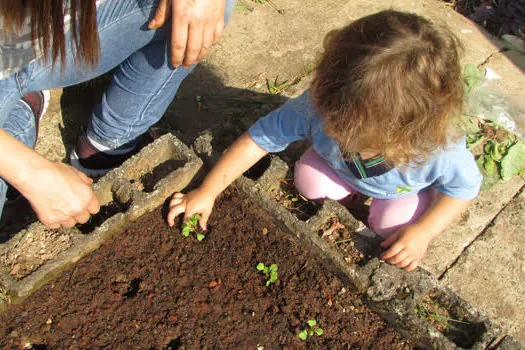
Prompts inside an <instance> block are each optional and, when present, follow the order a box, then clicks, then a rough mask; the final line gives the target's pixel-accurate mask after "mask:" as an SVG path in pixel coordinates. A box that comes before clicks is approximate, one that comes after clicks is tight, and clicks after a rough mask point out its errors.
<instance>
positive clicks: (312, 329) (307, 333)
mask: <svg viewBox="0 0 525 350" xmlns="http://www.w3.org/2000/svg"><path fill="white" fill-rule="evenodd" d="M307 323H308V326H309V328H305V329H303V330H302V331H300V332H299V335H298V337H299V338H300V339H301V340H306V339H308V338H309V337H311V336H313V335H314V334H317V335H322V334H323V330H322V329H321V328H317V321H316V320H308V321H307Z"/></svg>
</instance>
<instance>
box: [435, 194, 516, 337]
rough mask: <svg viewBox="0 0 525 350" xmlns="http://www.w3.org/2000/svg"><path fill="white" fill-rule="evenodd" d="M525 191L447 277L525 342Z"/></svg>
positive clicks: (446, 280) (465, 295)
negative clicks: (524, 212)
mask: <svg viewBox="0 0 525 350" xmlns="http://www.w3.org/2000/svg"><path fill="white" fill-rule="evenodd" d="M524 209H525V192H522V193H520V194H519V196H517V197H516V198H515V199H514V200H513V201H512V202H511V203H510V205H508V206H507V207H506V208H505V209H504V210H503V211H502V212H501V213H500V214H499V215H498V216H497V218H496V219H495V221H494V223H493V225H492V226H491V227H489V228H488V229H487V230H486V231H485V232H484V233H483V234H482V235H481V236H480V237H479V238H478V239H477V240H476V241H475V242H474V243H472V244H471V245H470V246H469V247H468V249H467V250H466V251H465V253H464V254H462V256H461V257H460V258H459V260H458V262H457V263H456V264H455V265H454V266H452V267H451V268H450V269H449V270H448V271H447V272H446V273H445V275H444V278H443V280H444V281H445V282H447V283H448V284H449V285H450V286H451V288H453V289H454V290H455V291H457V292H458V293H459V294H460V295H462V296H463V297H464V298H465V299H466V300H467V301H469V302H470V303H472V304H473V305H475V306H476V307H479V308H481V309H482V310H484V311H485V312H487V313H488V315H489V316H490V317H491V319H493V320H495V321H497V322H498V323H499V324H500V325H502V326H503V327H504V329H505V330H506V331H508V332H510V334H511V335H513V336H514V338H515V339H517V340H519V341H521V342H522V343H524V342H525V298H524V297H523V296H524V295H525V235H524V234H523V232H524V231H525V216H524V215H523V211H524Z"/></svg>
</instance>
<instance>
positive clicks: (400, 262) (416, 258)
mask: <svg viewBox="0 0 525 350" xmlns="http://www.w3.org/2000/svg"><path fill="white" fill-rule="evenodd" d="M431 237H432V236H431V235H428V234H426V233H425V232H423V231H422V230H421V229H420V227H419V226H418V225H416V224H412V225H407V226H405V227H403V228H402V229H400V230H398V231H396V232H394V233H392V234H391V235H390V236H388V237H387V238H386V239H385V240H384V241H383V242H381V246H382V247H385V248H388V247H390V248H389V249H388V250H387V251H386V252H384V253H383V254H381V259H383V260H384V261H386V262H388V263H390V264H392V265H395V266H397V267H399V268H401V269H405V270H407V271H412V270H414V269H415V268H416V267H417V266H418V265H419V263H420V262H421V259H423V256H424V255H425V253H426V251H427V248H428V245H429V244H430V241H431V240H432V238H431Z"/></svg>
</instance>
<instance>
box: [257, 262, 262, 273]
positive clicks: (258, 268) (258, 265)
mask: <svg viewBox="0 0 525 350" xmlns="http://www.w3.org/2000/svg"><path fill="white" fill-rule="evenodd" d="M257 270H259V271H263V270H264V264H263V263H262V262H260V263H258V264H257Z"/></svg>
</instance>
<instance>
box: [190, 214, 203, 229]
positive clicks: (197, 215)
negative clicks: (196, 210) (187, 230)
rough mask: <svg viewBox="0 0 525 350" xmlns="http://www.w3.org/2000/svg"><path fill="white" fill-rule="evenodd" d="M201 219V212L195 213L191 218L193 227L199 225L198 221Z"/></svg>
mask: <svg viewBox="0 0 525 350" xmlns="http://www.w3.org/2000/svg"><path fill="white" fill-rule="evenodd" d="M200 219H201V216H200V214H193V215H192V216H191V217H190V219H189V222H190V225H191V226H193V227H195V226H197V223H198V222H199V220H200Z"/></svg>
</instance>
